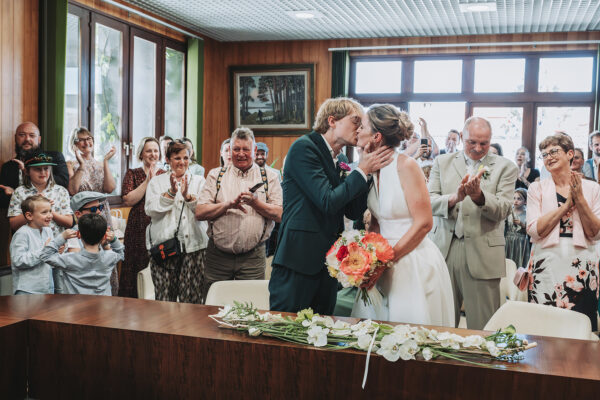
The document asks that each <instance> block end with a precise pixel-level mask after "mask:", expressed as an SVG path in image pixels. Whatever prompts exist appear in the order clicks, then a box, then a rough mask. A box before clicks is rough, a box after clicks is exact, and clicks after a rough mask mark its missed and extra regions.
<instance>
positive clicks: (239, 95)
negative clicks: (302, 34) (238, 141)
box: [229, 64, 315, 136]
mask: <svg viewBox="0 0 600 400" xmlns="http://www.w3.org/2000/svg"><path fill="white" fill-rule="evenodd" d="M229 78H230V88H231V89H230V90H231V96H230V128H231V131H233V130H234V129H236V128H238V127H240V126H244V127H247V128H250V129H252V131H254V132H255V133H256V134H260V135H273V136H295V135H299V134H305V133H309V132H310V131H311V130H312V124H313V121H314V103H315V102H314V64H278V65H245V66H230V67H229ZM269 78H270V79H269ZM261 79H264V81H261ZM275 79H277V81H276V82H287V83H288V84H292V89H291V90H290V92H287V98H288V99H290V98H291V99H292V100H290V101H288V102H285V101H281V103H283V104H284V105H277V107H278V109H277V111H276V105H275V103H276V101H273V97H276V98H283V96H274V95H273V94H272V92H273V86H276V85H273V83H272V81H273V80H275ZM269 84H270V86H269V87H270V90H263V89H264V88H265V87H266V86H268V85H269ZM280 86H281V85H280ZM242 88H244V91H242ZM290 93H291V94H290ZM256 110H258V111H256ZM277 119H280V120H281V121H277ZM278 122H279V123H278Z"/></svg>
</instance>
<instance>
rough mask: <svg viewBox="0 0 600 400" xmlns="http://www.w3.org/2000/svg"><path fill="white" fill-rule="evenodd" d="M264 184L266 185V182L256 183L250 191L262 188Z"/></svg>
mask: <svg viewBox="0 0 600 400" xmlns="http://www.w3.org/2000/svg"><path fill="white" fill-rule="evenodd" d="M262 185H264V182H259V183H257V184H256V185H254V186H252V187H251V188H250V189H249V190H248V191H249V192H250V193H254V192H256V191H257V190H258V188H260V187H261V186H262Z"/></svg>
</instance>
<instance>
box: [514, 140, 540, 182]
mask: <svg viewBox="0 0 600 400" xmlns="http://www.w3.org/2000/svg"><path fill="white" fill-rule="evenodd" d="M530 161H531V157H530V156H529V150H528V149H527V147H520V148H519V149H517V153H516V155H515V163H516V164H517V167H519V177H518V178H517V182H516V183H515V189H518V188H523V189H527V188H528V187H529V185H531V184H532V183H533V182H536V181H539V180H540V171H538V170H537V169H536V168H530V167H529V162H530Z"/></svg>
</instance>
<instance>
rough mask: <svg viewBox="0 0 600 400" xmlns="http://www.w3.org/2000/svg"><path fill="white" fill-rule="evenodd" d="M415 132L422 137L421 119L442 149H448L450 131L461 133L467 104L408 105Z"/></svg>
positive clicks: (424, 103)
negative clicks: (447, 142)
mask: <svg viewBox="0 0 600 400" xmlns="http://www.w3.org/2000/svg"><path fill="white" fill-rule="evenodd" d="M408 111H409V114H410V117H411V119H412V121H413V124H414V125H415V131H416V132H417V133H418V134H419V136H421V127H420V125H419V118H423V119H424V120H425V121H426V122H427V130H428V131H429V134H430V135H431V136H433V139H434V140H435V143H436V144H437V145H438V147H439V148H440V150H441V149H443V148H445V147H446V137H447V136H448V132H449V131H450V129H456V130H457V131H459V132H460V130H461V129H462V126H463V122H464V120H465V102H464V101H460V102H411V103H409V104H408Z"/></svg>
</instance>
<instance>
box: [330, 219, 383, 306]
mask: <svg viewBox="0 0 600 400" xmlns="http://www.w3.org/2000/svg"><path fill="white" fill-rule="evenodd" d="M393 258H394V249H393V248H392V246H390V244H389V243H388V241H387V240H385V239H384V238H383V237H382V236H381V235H380V234H378V233H374V232H369V233H366V232H365V231H357V230H353V231H346V232H343V233H342V235H341V237H340V238H339V239H338V240H336V242H335V243H334V244H333V246H331V249H329V251H328V252H327V255H326V264H327V269H328V271H329V275H331V276H332V277H334V278H336V279H337V280H338V282H340V283H341V284H342V286H343V287H350V286H353V287H357V288H360V291H361V298H362V300H363V302H364V303H365V304H369V303H370V302H371V300H370V298H369V295H368V290H370V289H371V288H373V286H375V283H377V280H378V279H379V278H380V277H381V275H382V274H383V272H384V271H385V270H386V269H387V268H388V267H390V266H391V265H392V259H393Z"/></svg>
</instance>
